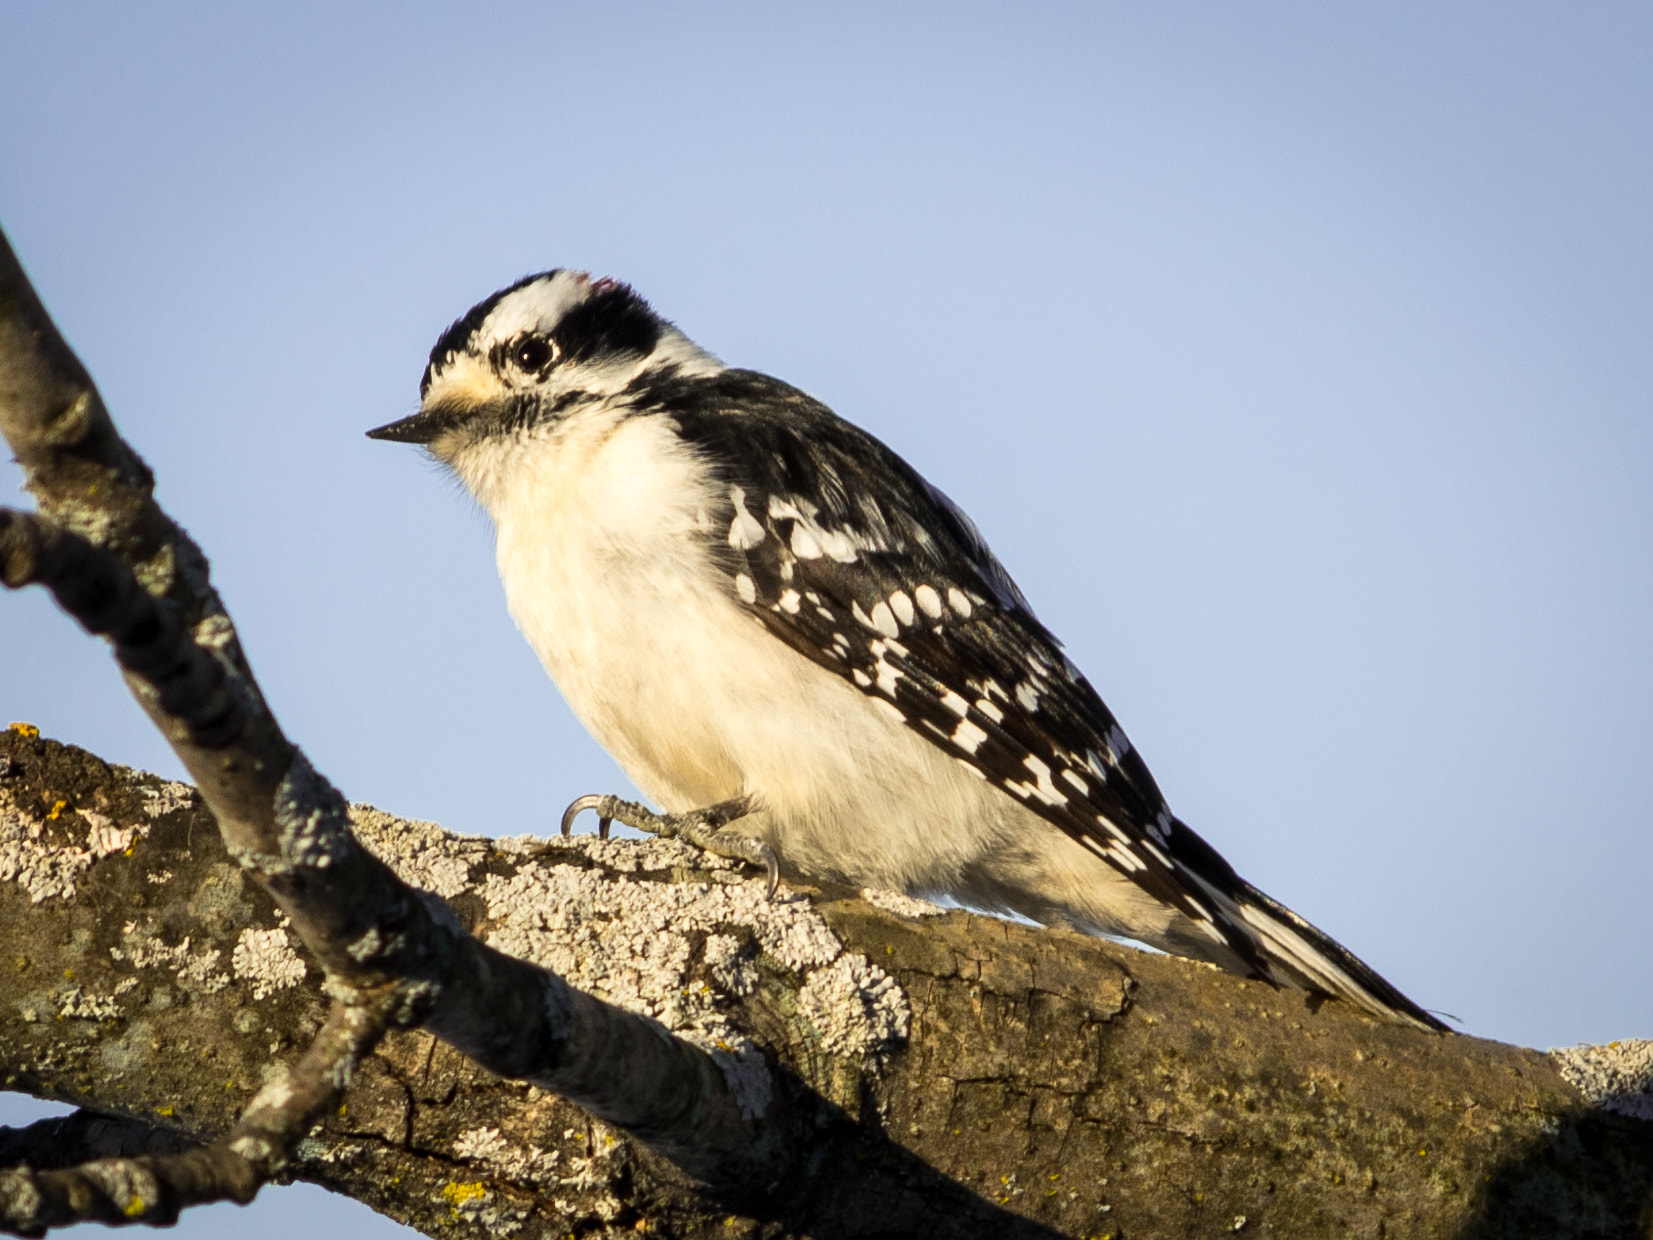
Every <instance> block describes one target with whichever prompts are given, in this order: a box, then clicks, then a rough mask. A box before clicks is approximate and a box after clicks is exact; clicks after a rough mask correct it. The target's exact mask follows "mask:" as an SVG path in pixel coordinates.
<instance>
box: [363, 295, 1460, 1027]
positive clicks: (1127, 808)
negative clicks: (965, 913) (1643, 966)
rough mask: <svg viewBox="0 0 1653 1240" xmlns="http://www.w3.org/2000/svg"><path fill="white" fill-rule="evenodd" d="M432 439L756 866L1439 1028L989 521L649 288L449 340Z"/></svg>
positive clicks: (644, 816) (413, 433) (551, 609)
mask: <svg viewBox="0 0 1653 1240" xmlns="http://www.w3.org/2000/svg"><path fill="white" fill-rule="evenodd" d="M419 397H420V403H419V408H418V410H417V412H415V413H413V414H411V415H410V416H408V417H405V418H402V419H400V420H398V421H394V422H390V423H388V424H386V425H384V426H380V427H377V428H375V429H373V430H371V431H369V432H367V433H368V435H369V437H371V438H374V439H379V440H389V441H393V442H400V443H410V444H418V445H422V446H423V447H424V448H425V450H426V451H427V452H428V453H429V454H430V455H431V456H432V457H433V458H434V459H435V460H436V461H438V462H439V463H441V464H442V465H443V466H445V467H446V468H447V469H448V470H450V471H451V472H452V473H453V474H454V475H456V476H457V477H458V479H459V480H460V481H461V482H462V483H463V485H464V486H465V488H466V489H467V490H468V491H469V492H470V494H471V495H472V496H473V497H474V498H475V500H476V501H477V502H478V503H479V504H480V506H481V507H482V508H483V509H484V510H485V511H486V512H487V513H488V515H489V516H490V517H491V519H492V522H493V526H494V531H495V539H496V541H495V550H496V558H497V562H498V567H499V573H500V577H501V580H502V582H503V584H504V588H505V595H506V602H507V605H508V608H509V610H510V613H511V615H512V617H513V619H514V620H515V622H516V624H517V626H518V627H519V628H520V629H521V631H522V633H523V634H524V636H525V637H526V638H527V640H528V642H529V644H530V645H531V646H532V647H533V649H534V651H535V653H536V654H537V655H538V656H539V659H540V661H541V663H542V664H543V666H544V667H545V670H546V671H547V672H548V673H549V675H550V677H551V679H552V680H553V681H554V682H555V684H556V686H557V688H558V689H559V690H560V692H561V694H562V696H563V697H564V699H565V700H566V701H567V703H568V705H569V707H570V708H571V709H572V710H573V712H574V714H575V715H576V716H578V717H579V719H580V720H581V722H582V723H583V724H584V725H585V726H586V728H587V729H588V730H589V731H590V732H591V733H592V735H593V736H594V737H595V738H596V739H597V741H598V742H599V743H600V744H602V745H603V746H604V747H605V748H606V749H607V750H608V751H609V753H611V754H612V755H613V756H614V758H615V759H616V760H617V761H618V763H619V765H620V767H621V768H622V769H623V770H624V771H625V772H626V774H627V776H628V777H629V778H630V779H631V780H632V781H633V782H634V783H635V784H636V786H637V787H638V788H639V789H640V790H641V791H642V792H643V794H644V795H645V796H646V797H648V798H649V799H650V800H652V801H653V802H654V803H655V804H656V805H658V806H660V807H661V809H660V810H659V811H656V810H652V809H649V808H648V807H646V806H643V805H640V804H637V803H634V802H630V801H624V800H622V799H620V798H619V797H616V796H587V797H582V798H580V799H578V800H576V801H575V802H574V803H573V804H572V805H571V806H570V807H569V811H568V813H567V814H566V815H565V817H564V820H563V830H564V833H565V834H566V833H567V830H568V826H569V821H570V819H571V818H572V817H573V815H574V814H576V813H578V812H580V811H581V810H583V809H595V810H597V811H598V813H599V815H600V816H601V818H602V828H603V830H604V831H605V833H606V829H607V826H608V821H609V820H610V819H618V820H620V821H622V822H627V823H629V824H630V825H632V826H634V827H638V828H640V829H642V830H644V831H652V832H654V833H656V834H661V835H678V836H680V837H682V838H683V839H685V840H688V841H690V842H692V843H697V844H700V845H701V846H702V847H706V848H710V849H711V850H712V851H714V852H719V853H722V854H723V855H725V856H731V857H738V858H743V859H745V860H747V861H753V862H757V863H760V864H764V865H766V866H767V867H768V869H769V871H770V891H771V894H773V890H774V886H773V885H774V879H775V875H776V874H777V873H778V872H779V871H780V870H782V869H784V870H785V871H786V872H787V873H789V874H794V875H800V876H804V877H808V878H814V879H817V880H828V881H836V882H843V883H849V884H853V885H855V886H858V887H862V888H871V889H876V890H883V891H893V892H900V893H905V894H908V895H913V896H920V897H929V898H932V899H933V898H941V897H951V898H952V899H953V900H955V901H957V902H958V903H960V904H963V905H966V906H969V907H973V908H977V909H981V910H984V911H987V912H994V913H1000V914H1011V915H1018V916H1021V917H1025V918H1028V919H1031V920H1032V921H1034V922H1037V923H1040V924H1042V925H1047V926H1048V925H1056V926H1065V927H1069V928H1071V929H1075V930H1079V931H1081V932H1084V933H1087V934H1092V935H1099V936H1105V937H1110V938H1114V939H1125V940H1129V941H1133V942H1136V943H1139V944H1146V945H1147V946H1149V947H1151V948H1155V949H1158V950H1161V951H1164V952H1168V953H1171V954H1174V955H1178V956H1183V957H1188V958H1192V959H1195V960H1202V961H1206V962H1209V963H1211V964H1215V965H1217V966H1219V967H1221V968H1223V969H1226V970H1228V971H1229V972H1232V973H1235V974H1238V975H1240V976H1243V977H1252V978H1259V979H1262V980H1264V981H1266V982H1269V983H1271V984H1273V985H1275V986H1277V987H1284V988H1289V989H1294V990H1299V991H1306V992H1309V993H1311V994H1316V995H1321V996H1330V997H1335V998H1338V999H1342V1000H1346V1001H1348V1002H1351V1003H1353V1004H1355V1005H1356V1006H1358V1007H1359V1008H1361V1009H1362V1010H1364V1011H1365V1012H1366V1013H1368V1014H1370V1015H1372V1016H1375V1017H1378V1018H1380V1019H1385V1020H1389V1021H1395V1022H1399V1023H1401V1024H1405V1025H1411V1026H1414V1027H1418V1028H1423V1029H1429V1030H1436V1031H1440V1030H1444V1029H1445V1026H1444V1025H1443V1024H1442V1022H1441V1021H1440V1020H1438V1019H1437V1018H1436V1017H1435V1016H1434V1015H1432V1014H1431V1013H1429V1012H1427V1011H1425V1010H1424V1009H1423V1008H1421V1007H1419V1006H1418V1005H1417V1004H1416V1003H1414V1002H1413V1001H1412V1000H1410V999H1408V998H1407V997H1406V996H1405V995H1404V994H1402V993H1401V992H1400V991H1399V990H1398V989H1397V988H1396V987H1394V986H1393V985H1391V984H1390V983H1389V982H1387V981H1385V980H1384V979H1383V978H1382V977H1380V976H1379V975H1378V974H1377V972H1376V971H1375V970H1373V969H1372V968H1370V967H1369V966H1368V965H1366V964H1365V963H1364V962H1362V961H1361V960H1360V959H1359V958H1357V957H1356V956H1355V955H1354V954H1353V953H1352V952H1350V951H1348V950H1347V949H1346V948H1344V947H1343V946H1342V945H1341V944H1339V943H1337V942H1336V941H1335V940H1333V939H1332V938H1331V937H1330V936H1329V935H1327V934H1325V933H1323V932H1321V931H1320V930H1318V929H1316V928H1315V927H1314V926H1313V925H1311V924H1310V923H1309V922H1308V921H1306V920H1305V919H1303V918H1302V917H1299V916H1298V915H1297V914H1295V913H1293V912H1292V911H1291V910H1290V909H1288V908H1287V907H1286V906H1285V905H1283V904H1281V903H1279V902H1278V901H1276V900H1274V899H1272V898H1271V897H1269V896H1268V895H1266V894H1264V893H1263V892H1262V891H1260V890H1259V889H1258V888H1256V887H1254V886H1252V885H1251V884H1250V883H1248V882H1246V881H1245V880H1244V879H1243V878H1241V877H1240V876H1239V874H1238V873H1236V872H1235V870H1234V868H1233V867H1232V866H1231V865H1230V864H1229V863H1228V862H1227V861H1225V860H1224V859H1223V857H1222V856H1221V855H1220V854H1219V853H1218V852H1217V851H1216V849H1214V848H1213V847H1212V846H1211V845H1210V844H1208V843H1207V842H1206V841H1205V840H1204V839H1203V838H1202V837H1201V836H1200V835H1198V834H1196V833H1195V831H1194V830H1193V829H1192V828H1191V827H1189V826H1188V825H1187V824H1186V823H1184V822H1183V821H1182V820H1181V819H1179V818H1177V817H1176V816H1175V815H1173V814H1172V813H1171V811H1170V809H1169V807H1168V805H1167V803H1166V800H1165V798H1164V796H1163V795H1162V794H1161V792H1160V790H1159V787H1158V786H1157V785H1156V783H1155V782H1154V779H1153V776H1152V775H1151V774H1150V773H1149V771H1148V767H1147V766H1146V764H1145V763H1144V761H1143V760H1142V758H1141V756H1140V755H1139V754H1138V753H1137V751H1136V749H1135V748H1134V747H1133V746H1132V744H1131V742H1130V740H1129V739H1128V738H1127V737H1126V735H1125V733H1124V731H1123V730H1122V729H1121V728H1120V726H1119V724H1118V722H1117V721H1116V720H1115V718H1114V716H1113V715H1112V713H1111V712H1110V711H1109V710H1108V708H1107V706H1106V705H1104V704H1103V701H1102V699H1101V697H1099V696H1098V694H1097V692H1096V690H1095V689H1093V688H1092V687H1091V684H1090V682H1089V681H1088V680H1086V678H1085V677H1084V675H1083V674H1081V672H1080V671H1079V669H1078V668H1076V667H1075V666H1074V665H1073V664H1072V663H1071V662H1070V661H1069V659H1068V658H1067V656H1066V655H1065V654H1064V653H1063V651H1062V646H1061V644H1060V642H1059V641H1058V640H1057V639H1056V637H1055V636H1053V635H1052V634H1051V633H1050V631H1049V630H1047V629H1046V628H1045V626H1044V625H1043V624H1041V623H1040V621H1039V620H1038V619H1036V618H1035V616H1034V613H1033V609H1032V608H1031V606H1030V605H1029V603H1028V601H1027V599H1026V598H1025V597H1024V595H1023V594H1022V592H1021V590H1020V589H1019V588H1018V587H1017V585H1016V583H1015V582H1014V581H1013V580H1012V579H1011V576H1010V574H1009V573H1008V572H1007V571H1006V570H1005V568H1004V567H1003V566H1002V565H1001V563H1000V562H999V560H998V559H997V558H996V557H995V556H994V554H993V553H992V551H991V550H989V548H988V546H987V543H986V542H985V540H984V539H983V537H982V535H981V534H980V532H979V531H978V530H977V528H976V526H975V525H974V524H973V523H972V522H971V520H970V518H969V517H967V516H966V515H965V514H964V512H963V511H962V510H961V509H960V508H959V507H958V506H957V505H956V504H954V503H953V502H952V501H951V500H949V499H948V498H947V496H946V495H944V494H943V493H942V492H941V491H940V490H938V489H937V488H936V487H935V486H933V485H932V484H931V483H930V482H928V481H927V480H926V479H925V478H924V477H923V476H922V475H920V474H919V473H918V471H917V470H915V469H914V468H913V467H912V466H911V465H909V464H908V463H907V462H906V461H905V460H903V459H902V458H901V457H900V456H898V455H897V454H896V453H895V452H894V451H892V450H891V449H890V448H889V447H887V446H885V445H884V444H883V443H882V442H880V441H879V440H878V439H876V438H875V437H874V436H872V435H871V434H869V433H868V432H866V431H864V430H862V429H860V428H859V427H857V426H855V425H853V424H851V423H850V422H848V421H846V420H844V419H842V418H840V417H839V416H837V415H836V414H835V413H833V412H832V410H830V409H828V408H827V407H826V406H825V405H824V404H822V403H821V402H819V401H817V400H815V399H813V398H812V397H810V396H808V395H806V394H805V393H803V392H802V391H800V390H799V389H797V388H795V387H792V386H791V385H789V384H787V383H785V382H782V381H781V380H779V379H775V378H771V377H770V376H768V375H764V374H761V373H758V372H756V371H752V370H744V369H740V368H736V367H730V366H726V365H725V364H724V363H723V362H721V361H720V360H718V358H716V357H715V356H713V355H712V354H711V353H709V352H707V351H706V350H704V349H702V348H700V347H699V346H698V345H696V344H694V343H693V342H692V341H691V340H690V339H689V338H688V337H687V336H686V335H685V334H684V333H683V332H682V331H680V330H679V329H678V328H677V327H676V326H675V325H674V324H673V323H671V322H669V321H667V320H666V319H664V318H663V317H661V316H660V315H659V314H657V313H656V312H655V310H654V309H653V308H652V307H651V306H650V305H649V303H648V302H647V301H645V300H644V299H643V297H642V296H640V295H639V294H638V293H637V292H636V291H635V290H633V289H632V288H631V287H630V286H629V285H627V284H625V283H622V282H620V281H617V280H614V279H609V278H600V279H594V278H592V277H591V276H590V275H589V274H588V273H586V272H584V271H579V270H574V269H570V268H554V269H552V270H549V271H543V272H539V273H536V274H533V275H529V276H526V277H524V278H523V279H521V280H518V281H516V282H515V283H514V284H511V285H509V286H508V287H506V288H503V289H501V290H499V291H498V292H496V293H494V294H492V295H491V296H489V297H487V298H485V299H483V300H482V301H480V302H478V303H477V304H476V305H475V306H473V307H472V308H471V309H470V310H469V311H467V312H466V313H465V314H464V315H463V316H462V317H460V318H459V319H457V320H455V321H454V322H453V324H452V325H451V326H450V327H449V328H448V329H447V330H446V331H445V332H443V333H442V335H441V336H440V338H439V339H438V340H437V342H436V345H435V347H434V348H433V349H432V350H431V353H430V359H429V362H428V364H427V365H426V367H425V370H424V373H423V376H422V378H421V380H420V384H419Z"/></svg>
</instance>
